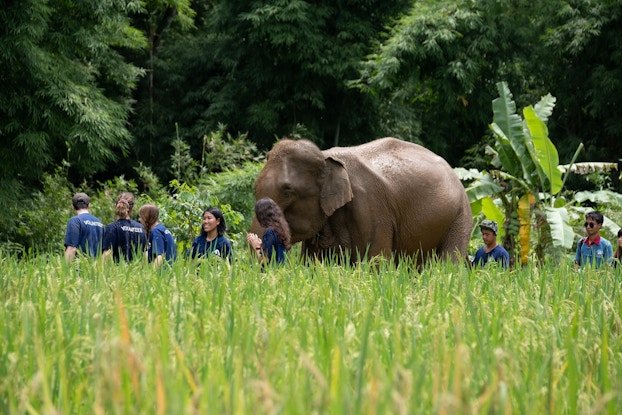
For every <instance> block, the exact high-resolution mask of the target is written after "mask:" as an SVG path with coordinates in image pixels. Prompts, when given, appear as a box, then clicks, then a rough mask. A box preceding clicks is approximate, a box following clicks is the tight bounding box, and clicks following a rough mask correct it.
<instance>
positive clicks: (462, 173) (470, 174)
mask: <svg viewBox="0 0 622 415" xmlns="http://www.w3.org/2000/svg"><path fill="white" fill-rule="evenodd" d="M454 173H456V176H458V178H459V179H460V180H462V181H466V180H475V179H482V178H484V177H485V176H486V174H487V173H486V172H481V171H479V170H477V169H468V170H467V169H465V168H464V167H454Z"/></svg>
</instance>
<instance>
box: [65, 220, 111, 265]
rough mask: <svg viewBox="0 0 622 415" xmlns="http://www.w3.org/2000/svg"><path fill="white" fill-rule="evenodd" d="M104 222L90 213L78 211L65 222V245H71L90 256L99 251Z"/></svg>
mask: <svg viewBox="0 0 622 415" xmlns="http://www.w3.org/2000/svg"><path fill="white" fill-rule="evenodd" d="M103 236H104V224H103V223H102V222H101V221H100V220H99V218H96V217H95V216H93V215H91V214H90V213H86V212H85V213H80V214H79V215H75V216H73V217H72V218H71V219H69V221H68V222H67V231H66V232H65V247H68V246H73V247H74V248H76V249H78V250H79V251H80V252H82V253H84V254H87V255H89V256H91V257H96V256H97V255H98V254H100V253H101V247H102V239H103Z"/></svg>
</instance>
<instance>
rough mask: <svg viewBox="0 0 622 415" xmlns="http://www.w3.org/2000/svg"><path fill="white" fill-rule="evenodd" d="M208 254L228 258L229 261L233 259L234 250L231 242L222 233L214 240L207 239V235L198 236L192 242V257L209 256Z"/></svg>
mask: <svg viewBox="0 0 622 415" xmlns="http://www.w3.org/2000/svg"><path fill="white" fill-rule="evenodd" d="M208 255H216V256H219V257H221V258H227V259H228V260H229V262H231V260H232V259H233V250H232V249H231V242H230V241H229V240H228V239H227V238H225V237H224V236H222V235H218V237H217V238H216V239H214V240H212V241H209V242H208V240H207V238H206V237H205V236H202V235H200V236H197V237H196V238H195V239H194V241H193V242H192V247H191V253H190V256H191V258H193V259H194V258H197V257H199V258H200V257H207V256H208Z"/></svg>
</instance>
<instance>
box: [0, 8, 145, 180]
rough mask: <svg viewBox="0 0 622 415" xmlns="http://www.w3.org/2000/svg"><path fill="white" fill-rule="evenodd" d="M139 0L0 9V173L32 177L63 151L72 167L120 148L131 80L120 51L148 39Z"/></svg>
mask: <svg viewBox="0 0 622 415" xmlns="http://www.w3.org/2000/svg"><path fill="white" fill-rule="evenodd" d="M140 10H141V2H140V1H138V0H126V1H121V0H109V1H101V2H100V1H96V2H93V1H90V0H74V1H71V2H65V1H59V0H46V1H40V0H24V1H19V2H4V5H3V7H2V9H1V10H0V57H1V58H0V80H1V82H2V93H1V94H0V137H2V142H3V146H2V148H0V177H2V178H3V180H4V179H6V178H13V177H16V176H17V177H19V178H22V179H23V180H25V181H33V180H38V179H39V178H40V177H41V174H42V173H43V172H45V171H53V170H54V169H55V167H56V166H57V165H60V164H61V162H62V161H63V160H64V161H65V162H67V163H69V165H70V166H71V167H72V169H73V171H74V173H75V175H76V177H85V176H86V177H88V176H90V175H92V174H94V173H96V172H99V171H104V170H106V168H107V167H108V165H109V163H110V162H111V161H113V160H114V159H115V158H117V157H118V155H119V153H120V154H123V153H125V152H127V151H128V149H129V144H130V142H131V137H132V135H131V133H130V131H129V130H128V128H127V120H128V114H129V111H130V110H131V108H132V93H133V90H134V88H135V86H136V80H137V79H138V77H139V76H140V75H141V74H142V73H143V72H144V71H143V70H142V69H140V68H138V67H136V66H134V65H132V64H131V63H128V61H127V60H126V58H125V56H124V54H123V52H124V51H128V50H135V49H140V48H143V47H145V46H146V41H145V36H144V35H143V33H142V32H140V31H139V30H137V29H136V28H134V27H132V25H131V24H130V20H131V19H130V14H132V13H138V12H140Z"/></svg>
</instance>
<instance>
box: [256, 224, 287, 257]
mask: <svg viewBox="0 0 622 415" xmlns="http://www.w3.org/2000/svg"><path fill="white" fill-rule="evenodd" d="M261 249H262V251H263V253H264V255H266V257H267V258H268V259H269V260H270V262H272V261H276V263H278V264H280V263H282V262H284V261H285V254H286V253H287V249H285V245H283V244H282V243H281V240H280V239H279V237H278V235H277V234H276V232H275V231H274V229H272V228H266V231H265V232H264V234H263V237H262V238H261Z"/></svg>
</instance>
